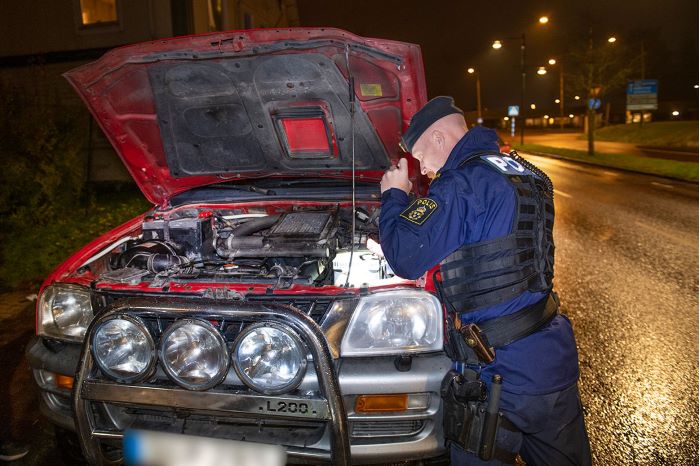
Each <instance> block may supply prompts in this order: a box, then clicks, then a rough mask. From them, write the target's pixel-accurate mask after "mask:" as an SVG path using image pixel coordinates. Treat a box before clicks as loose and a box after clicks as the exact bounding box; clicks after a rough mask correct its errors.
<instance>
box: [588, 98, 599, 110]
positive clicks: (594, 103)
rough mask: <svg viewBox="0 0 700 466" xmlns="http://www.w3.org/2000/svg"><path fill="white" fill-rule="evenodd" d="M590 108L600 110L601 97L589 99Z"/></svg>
mask: <svg viewBox="0 0 700 466" xmlns="http://www.w3.org/2000/svg"><path fill="white" fill-rule="evenodd" d="M588 108H590V109H591V110H598V109H599V108H600V99H588Z"/></svg>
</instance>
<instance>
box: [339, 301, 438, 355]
mask: <svg viewBox="0 0 700 466" xmlns="http://www.w3.org/2000/svg"><path fill="white" fill-rule="evenodd" d="M441 323H442V307H441V306H440V301H438V299H437V298H436V297H435V296H433V295H432V294H430V293H427V292H425V291H417V290H396V291H386V292H380V293H376V294H373V295H370V296H365V297H363V298H361V299H360V301H359V302H358V303H357V307H356V308H355V312H354V313H353V315H352V318H351V319H350V323H349V324H348V328H347V330H346V331H345V336H344V337H343V342H342V343H341V345H340V353H341V354H342V355H343V356H374V355H379V354H398V353H420V352H428V351H440V350H442V325H441Z"/></svg>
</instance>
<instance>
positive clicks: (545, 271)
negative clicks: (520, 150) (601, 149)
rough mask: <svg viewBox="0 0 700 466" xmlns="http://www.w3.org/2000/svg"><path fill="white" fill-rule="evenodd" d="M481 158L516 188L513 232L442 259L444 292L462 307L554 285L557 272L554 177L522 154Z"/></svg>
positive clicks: (478, 156) (479, 159)
mask: <svg viewBox="0 0 700 466" xmlns="http://www.w3.org/2000/svg"><path fill="white" fill-rule="evenodd" d="M470 163H481V164H484V165H486V166H488V167H489V168H490V169H493V170H495V171H496V172H498V173H500V174H501V175H502V176H504V177H505V178H506V179H507V180H508V181H509V182H510V183H511V184H512V185H513V188H515V193H516V200H517V202H516V212H515V215H514V216H513V225H512V228H511V233H510V234H509V235H506V236H503V237H500V238H496V239H491V240H488V241H480V242H478V243H473V244H468V245H464V246H462V247H461V248H459V249H457V250H456V251H455V252H453V253H452V254H450V255H449V256H448V257H446V258H445V259H444V260H443V261H442V262H441V263H440V272H441V275H442V288H443V297H444V298H445V299H446V300H447V301H448V302H449V303H450V304H451V305H452V306H453V308H454V310H455V311H457V312H460V313H464V312H472V311H476V310H478V309H481V308H484V307H488V306H493V305H495V304H499V303H504V302H507V301H509V300H511V299H513V298H515V297H516V296H518V295H520V294H522V293H523V292H525V291H532V292H539V291H549V290H551V288H552V278H553V277H554V240H553V238H552V230H553V227H554V202H553V192H552V191H553V190H552V187H551V181H549V178H547V175H546V174H544V172H542V171H541V170H539V169H537V168H536V167H535V166H534V165H532V164H530V163H529V162H527V161H525V160H524V159H522V158H521V157H519V156H518V155H517V154H515V153H512V154H511V156H507V155H505V154H500V153H498V152H489V153H483V152H482V153H478V154H474V155H472V156H470V157H469V158H467V160H465V161H464V162H462V164H461V165H460V167H464V166H465V165H467V164H470Z"/></svg>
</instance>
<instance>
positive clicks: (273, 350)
mask: <svg viewBox="0 0 700 466" xmlns="http://www.w3.org/2000/svg"><path fill="white" fill-rule="evenodd" d="M233 367H234V368H235V369H236V372H237V373H238V376H239V377H240V378H241V380H242V381H243V383H245V384H246V385H247V386H248V387H250V388H252V389H253V390H255V391H258V392H260V393H264V394H266V395H279V394H281V393H285V392H289V391H291V390H293V389H295V388H296V387H297V386H298V385H299V383H300V382H301V379H302V378H303V377H304V373H305V372H306V349H305V347H304V344H303V343H302V342H301V340H300V339H299V337H298V336H297V335H296V333H294V331H293V330H292V329H290V328H289V327H286V326H284V325H279V324H275V323H260V324H256V325H253V326H251V327H248V328H247V329H245V330H244V331H243V332H242V333H241V334H240V335H239V336H238V338H237V339H236V343H235V350H234V352H233Z"/></svg>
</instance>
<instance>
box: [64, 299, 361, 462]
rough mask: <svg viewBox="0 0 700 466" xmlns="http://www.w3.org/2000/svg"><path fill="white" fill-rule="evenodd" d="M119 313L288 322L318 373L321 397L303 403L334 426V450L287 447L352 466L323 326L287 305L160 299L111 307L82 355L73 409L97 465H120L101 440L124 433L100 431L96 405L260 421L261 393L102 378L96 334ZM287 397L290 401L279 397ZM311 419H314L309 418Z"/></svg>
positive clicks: (82, 440) (309, 456) (299, 454)
mask: <svg viewBox="0 0 700 466" xmlns="http://www.w3.org/2000/svg"><path fill="white" fill-rule="evenodd" d="M118 314H138V315H140V316H145V317H154V318H158V317H168V318H173V317H174V318H180V317H200V318H204V319H222V318H229V319H240V320H253V319H255V320H256V321H267V322H277V323H283V324H285V325H287V326H290V327H291V328H292V329H293V330H294V331H296V332H298V334H299V336H300V337H301V338H302V340H303V341H304V342H305V343H306V345H307V347H308V349H309V351H310V352H311V355H312V356H313V362H314V366H315V369H316V374H317V378H318V384H319V392H320V394H321V398H318V399H307V398H304V399H302V400H303V401H309V402H311V403H314V404H315V406H317V407H318V409H316V410H315V411H316V414H315V416H314V417H313V418H311V419H314V420H322V421H325V422H328V423H329V424H330V447H331V448H330V452H328V451H324V450H313V449H301V448H297V447H289V448H287V453H288V454H290V455H291V456H294V457H297V458H304V459H306V460H313V461H323V462H330V463H331V464H333V465H341V466H343V465H350V461H351V459H350V456H351V455H350V442H349V438H348V431H347V413H346V410H345V406H344V404H343V400H342V396H341V392H340V387H339V383H338V375H337V373H336V370H335V367H334V365H333V363H332V358H331V355H330V351H329V348H328V345H327V343H326V339H325V337H324V335H323V333H322V332H321V329H320V327H319V326H318V324H316V322H314V321H313V320H312V319H311V318H310V317H309V316H307V315H306V314H304V313H303V312H301V311H299V310H298V309H296V308H294V307H292V306H289V305H282V304H263V303H249V302H221V301H210V300H201V299H198V300H194V299H179V300H177V301H174V302H173V301H171V300H168V301H165V300H163V299H158V298H127V299H124V300H122V301H119V302H117V303H115V304H113V305H112V306H110V307H108V308H107V309H106V310H105V311H104V312H103V313H101V314H99V315H98V316H97V317H96V318H95V319H93V321H92V323H91V324H90V326H89V327H88V329H87V332H86V335H85V340H84V343H83V347H82V352H81V355H80V362H79V365H78V372H77V374H76V378H75V384H74V386H73V411H74V414H75V420H76V428H77V432H78V436H79V438H80V443H81V446H82V449H83V454H84V455H85V458H86V459H87V460H88V462H90V463H91V464H95V465H99V466H102V465H109V464H116V463H117V461H115V460H112V459H110V458H107V457H105V455H104V454H103V450H102V447H101V444H100V441H101V440H119V439H121V438H123V434H122V433H115V432H109V431H104V430H99V429H97V428H96V427H95V422H94V419H93V416H92V413H91V410H90V409H89V404H90V403H92V402H105V403H110V402H111V403H119V404H126V405H132V406H168V407H174V408H177V409H185V410H186V409H192V410H201V409H206V411H209V412H216V413H217V414H229V415H232V414H235V415H236V416H242V417H253V418H254V417H259V415H260V414H259V412H257V411H254V410H252V409H250V406H251V405H252V404H253V403H252V402H255V401H257V400H258V399H260V398H261V396H258V395H250V394H237V393H221V392H212V391H209V392H207V391H204V392H193V391H188V390H185V389H179V388H178V389H173V388H163V387H155V386H145V385H133V384H120V383H116V382H106V381H103V380H96V378H95V377H94V375H95V372H96V365H95V361H94V359H93V356H92V335H93V333H94V331H95V329H97V328H98V326H99V325H100V324H101V323H102V322H104V321H105V320H107V319H109V318H111V317H113V316H115V315H118ZM276 398H279V399H285V398H284V397H276ZM277 416H279V417H284V418H287V419H299V418H300V417H301V416H298V415H294V414H291V413H279V414H277ZM304 418H305V419H310V417H309V416H304Z"/></svg>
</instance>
